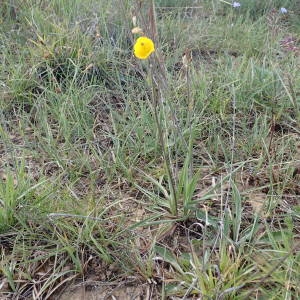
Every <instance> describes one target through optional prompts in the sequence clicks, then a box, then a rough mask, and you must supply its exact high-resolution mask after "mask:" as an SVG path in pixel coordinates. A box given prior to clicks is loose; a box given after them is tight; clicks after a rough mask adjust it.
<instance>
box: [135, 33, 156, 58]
mask: <svg viewBox="0 0 300 300" xmlns="http://www.w3.org/2000/svg"><path fill="white" fill-rule="evenodd" d="M154 51H155V48H154V43H153V41H152V40H151V39H149V38H147V37H145V36H141V37H139V38H138V39H137V40H136V42H135V44H134V46H133V52H134V55H135V56H136V57H137V58H139V59H146V58H148V56H149V55H150V54H151V53H152V52H154Z"/></svg>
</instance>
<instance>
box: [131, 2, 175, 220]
mask: <svg viewBox="0 0 300 300" xmlns="http://www.w3.org/2000/svg"><path fill="white" fill-rule="evenodd" d="M149 25H150V35H151V37H152V39H153V40H154V41H153V40H152V39H151V38H149V37H147V36H144V35H143V36H141V37H139V38H138V39H137V40H136V42H135V44H134V47H133V53H134V55H135V56H136V57H137V58H138V59H142V60H146V59H149V64H148V76H149V78H150V86H151V104H152V109H153V114H154V119H155V123H156V125H157V130H158V138H159V144H160V146H161V148H162V156H163V160H164V167H165V171H166V174H167V178H168V184H169V190H170V195H169V199H167V200H168V201H169V209H170V213H171V214H172V215H174V216H177V215H178V201H177V194H176V184H175V178H174V174H173V172H172V159H171V155H170V152H169V146H168V142H167V126H166V124H164V122H165V121H166V119H167V117H166V114H167V112H166V111H165V106H164V103H165V102H166V100H165V98H166V97H165V95H164V91H165V90H167V88H166V78H165V76H164V70H163V67H162V64H161V62H160V61H159V56H158V55H157V53H154V52H155V41H156V40H157V29H156V18H155V4H154V1H153V0H152V1H151V5H150V9H149ZM152 53H153V54H154V55H151V54H152Z"/></svg>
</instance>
